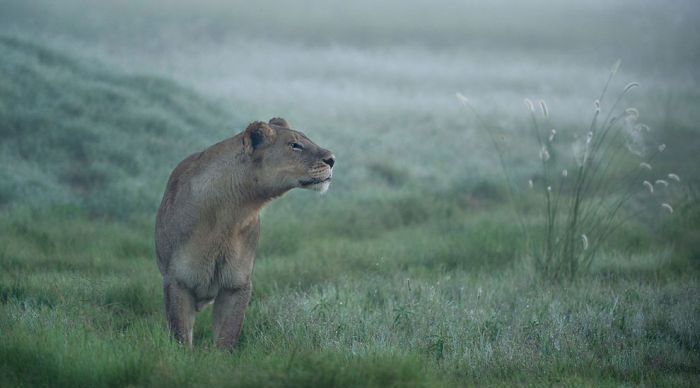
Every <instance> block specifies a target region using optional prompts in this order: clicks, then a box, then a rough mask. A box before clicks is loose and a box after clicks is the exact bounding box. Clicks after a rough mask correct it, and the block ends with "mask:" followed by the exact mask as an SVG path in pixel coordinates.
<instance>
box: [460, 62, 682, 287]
mask: <svg viewBox="0 0 700 388" xmlns="http://www.w3.org/2000/svg"><path fill="white" fill-rule="evenodd" d="M619 65H620V64H619V61H618V62H617V63H616V64H615V65H614V66H613V68H612V69H611V71H610V74H609V76H608V79H607V81H606V83H605V85H604V87H603V90H602V92H601V94H600V96H599V98H598V99H596V100H595V102H594V108H595V110H594V114H593V118H592V120H591V123H590V125H589V126H588V130H587V131H586V132H585V134H583V135H575V136H574V143H573V145H572V152H571V157H572V158H571V159H572V160H573V162H574V165H573V166H568V165H565V166H564V167H565V168H561V167H559V166H557V165H556V162H555V161H554V160H553V158H552V156H551V155H553V154H554V153H555V151H557V150H560V149H561V146H560V145H558V144H557V139H558V137H557V136H556V135H557V131H556V130H555V129H551V130H549V131H547V130H546V129H545V128H546V127H544V125H547V124H550V114H551V113H550V111H549V108H548V107H547V104H546V103H545V102H544V101H540V102H539V107H540V109H541V114H542V118H539V117H538V116H539V115H538V113H537V111H536V108H535V104H534V103H533V102H532V101H531V100H529V99H525V100H524V102H525V107H526V108H527V110H528V113H529V115H530V128H531V130H532V136H533V137H534V138H535V140H536V142H537V146H538V147H539V163H538V165H539V171H538V172H537V176H539V177H540V178H541V179H540V181H538V182H537V183H535V182H533V180H532V179H530V180H529V181H528V186H529V190H531V191H534V193H535V195H536V196H537V197H538V198H539V199H540V200H541V204H542V217H543V218H544V225H543V229H544V230H539V228H538V227H539V224H535V223H533V222H529V223H526V222H525V219H526V217H525V216H524V214H523V208H524V206H522V204H521V203H519V202H522V201H523V200H524V197H526V194H524V193H523V191H522V190H518V186H517V185H513V181H514V178H513V177H512V176H511V174H510V171H509V168H508V164H507V162H506V149H505V148H504V145H503V144H501V143H499V142H498V141H497V140H496V136H495V135H494V133H493V130H491V129H490V126H489V125H488V124H487V123H486V121H485V120H483V119H482V118H481V116H480V115H479V114H478V113H477V112H476V110H475V109H474V108H473V107H472V106H471V105H470V104H469V101H468V100H467V98H466V97H464V96H463V95H462V94H459V93H458V94H457V98H458V99H459V100H460V101H461V102H462V103H464V104H465V105H466V106H467V107H469V108H470V109H471V110H472V112H473V113H474V114H475V116H476V118H477V120H478V121H479V124H480V126H481V127H482V128H483V129H484V130H485V131H486V133H487V135H488V136H489V138H490V140H491V143H492V145H493V147H494V149H495V150H496V153H497V155H498V158H499V162H500V165H501V168H502V170H503V172H504V175H505V177H506V185H507V186H508V190H509V193H510V194H511V195H510V199H511V201H513V205H514V209H515V212H516V214H517V218H518V221H519V223H520V225H521V227H522V228H523V230H524V231H525V235H526V241H527V252H528V254H529V255H530V256H531V257H532V259H533V262H534V265H535V269H536V271H537V273H539V274H540V275H541V276H542V277H543V278H545V279H548V280H552V281H559V280H573V279H574V278H575V277H576V276H577V275H578V274H579V273H580V272H581V271H582V270H587V269H590V267H591V264H592V262H593V261H594V259H595V257H596V254H597V253H598V251H599V249H600V248H601V246H602V245H603V243H604V242H605V241H606V239H607V238H609V237H610V235H611V234H613V233H614V232H615V230H616V229H617V228H619V227H620V225H621V224H622V223H624V222H625V221H626V220H628V219H629V217H630V215H625V216H622V215H621V210H622V209H623V207H624V205H625V204H626V203H628V202H629V201H630V199H632V198H633V196H634V195H635V194H637V193H639V191H640V189H645V190H647V195H648V196H654V195H655V190H654V189H655V186H656V187H657V188H663V189H664V190H668V187H669V180H665V179H654V178H653V177H652V174H653V173H652V171H653V167H652V164H651V163H652V161H653V159H654V158H655V157H656V155H657V154H658V153H660V152H663V151H664V149H665V148H666V146H665V145H664V144H661V145H659V146H657V147H656V148H655V150H654V152H653V153H651V154H649V153H648V152H647V150H646V149H647V148H648V147H646V145H645V141H646V138H645V136H644V135H645V134H646V132H648V131H649V128H648V127H647V126H646V125H643V124H638V123H637V119H638V117H639V112H638V110H637V109H635V108H627V109H624V110H622V111H621V112H620V111H619V105H620V103H621V102H622V101H623V99H624V97H625V96H626V95H627V94H628V93H629V92H630V91H631V90H633V89H635V88H636V87H638V86H639V84H638V83H636V82H630V83H629V84H627V85H626V86H625V87H624V88H623V90H622V92H621V93H620V94H619V95H618V96H617V98H616V99H615V101H614V102H613V103H612V104H611V105H610V107H609V108H608V109H607V113H606V114H605V117H604V118H603V119H601V117H602V113H603V110H604V108H605V105H604V104H605V97H606V93H607V91H608V87H609V86H610V82H611V81H612V79H613V77H614V76H615V73H616V72H617V70H618V68H619ZM547 127H548V126H547ZM625 150H627V151H629V152H625ZM624 155H632V157H636V158H645V159H644V160H642V161H638V162H636V164H634V166H633V167H630V166H629V163H626V160H625V156H624ZM613 170H614V172H615V174H612V172H613ZM569 171H572V174H569ZM666 177H668V178H669V179H670V180H673V181H676V182H680V178H679V177H678V176H677V175H676V174H673V173H669V174H666V175H662V176H661V178H666ZM645 178H647V179H645ZM652 182H654V183H652ZM657 202H659V201H657ZM659 206H660V207H661V208H663V209H664V210H665V211H667V212H668V213H672V212H673V208H672V207H671V205H670V204H669V203H668V202H666V201H660V202H659Z"/></svg>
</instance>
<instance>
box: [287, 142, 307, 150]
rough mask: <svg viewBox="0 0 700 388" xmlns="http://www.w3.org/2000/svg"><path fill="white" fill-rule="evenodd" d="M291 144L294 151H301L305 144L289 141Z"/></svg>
mask: <svg viewBox="0 0 700 388" xmlns="http://www.w3.org/2000/svg"><path fill="white" fill-rule="evenodd" d="M289 146H290V147H292V149H293V150H294V151H301V150H303V149H304V146H303V145H301V144H299V143H289Z"/></svg>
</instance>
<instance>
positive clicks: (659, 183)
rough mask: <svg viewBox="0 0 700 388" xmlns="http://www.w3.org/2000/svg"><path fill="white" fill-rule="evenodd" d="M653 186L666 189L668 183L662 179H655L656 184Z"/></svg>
mask: <svg viewBox="0 0 700 388" xmlns="http://www.w3.org/2000/svg"><path fill="white" fill-rule="evenodd" d="M654 184H657V185H663V186H664V187H668V182H667V181H665V180H663V179H657V180H656V182H654Z"/></svg>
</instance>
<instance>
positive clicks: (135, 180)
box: [0, 36, 240, 218]
mask: <svg viewBox="0 0 700 388" xmlns="http://www.w3.org/2000/svg"><path fill="white" fill-rule="evenodd" d="M0 58H2V61H0V79H2V82H1V83H0V139H2V142H1V143H0V206H5V207H6V206H8V205H11V204H18V203H21V204H24V205H30V206H42V207H45V206H51V205H72V206H77V207H79V208H82V209H85V210H86V211H88V212H89V213H90V214H92V215H99V216H108V217H117V218H125V217H128V216H129V215H130V214H132V213H134V212H148V213H153V212H154V210H155V206H157V204H158V196H159V195H160V191H161V190H162V188H163V187H164V185H165V180H166V179H167V175H168V173H169V171H170V170H171V169H172V168H173V166H174V165H175V164H176V163H177V162H178V161H179V160H181V159H182V158H183V157H184V155H187V154H188V153H190V152H193V151H195V150H198V149H202V148H204V147H205V146H206V145H207V144H211V143H212V141H213V140H214V139H218V138H222V137H225V136H227V135H229V134H232V133H233V131H234V130H236V131H237V130H240V122H236V121H235V120H234V119H233V118H232V117H233V116H232V115H231V114H230V113H228V112H226V111H224V110H223V109H221V108H220V107H218V106H216V105H214V104H212V103H210V102H209V101H207V100H205V99H202V98H201V97H200V96H198V95H196V94H195V93H193V92H191V91H189V90H187V89H184V88H182V87H180V86H178V85H176V84H175V83H173V82H172V81H168V80H164V79H160V78H154V77H146V76H125V75H119V74H117V73H115V72H113V71H110V69H108V68H105V66H104V65H100V64H95V63H90V62H88V61H80V60H77V59H75V58H71V57H69V56H66V55H63V54H61V53H59V52H56V51H54V50H50V49H47V48H44V47H41V46H39V45H36V44H34V43H32V42H29V41H26V40H23V39H21V38H17V37H11V36H0ZM236 124H238V125H236ZM234 128H238V129H234Z"/></svg>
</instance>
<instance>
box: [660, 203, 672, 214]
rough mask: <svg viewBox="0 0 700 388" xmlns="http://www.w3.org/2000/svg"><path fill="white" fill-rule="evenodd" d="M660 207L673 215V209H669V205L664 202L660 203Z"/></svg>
mask: <svg viewBox="0 0 700 388" xmlns="http://www.w3.org/2000/svg"><path fill="white" fill-rule="evenodd" d="M661 207H662V208H664V209H666V210H668V212H669V213H673V207H671V205H669V204H667V203H666V202H664V203H662V204H661Z"/></svg>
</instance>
